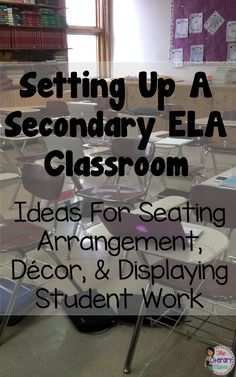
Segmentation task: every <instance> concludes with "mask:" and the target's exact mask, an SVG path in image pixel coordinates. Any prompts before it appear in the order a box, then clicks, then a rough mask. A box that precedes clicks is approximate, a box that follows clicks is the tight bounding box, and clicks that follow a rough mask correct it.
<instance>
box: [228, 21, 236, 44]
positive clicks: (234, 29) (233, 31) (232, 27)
mask: <svg viewBox="0 0 236 377" xmlns="http://www.w3.org/2000/svg"><path fill="white" fill-rule="evenodd" d="M226 42H236V21H229V22H227V30H226Z"/></svg>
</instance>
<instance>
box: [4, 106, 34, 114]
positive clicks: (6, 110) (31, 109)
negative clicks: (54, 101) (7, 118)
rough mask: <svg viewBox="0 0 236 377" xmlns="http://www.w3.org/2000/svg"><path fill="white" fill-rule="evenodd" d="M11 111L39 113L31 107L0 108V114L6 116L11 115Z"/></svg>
mask: <svg viewBox="0 0 236 377" xmlns="http://www.w3.org/2000/svg"><path fill="white" fill-rule="evenodd" d="M13 111H21V112H22V113H36V112H38V111H40V109H39V108H36V107H31V106H25V107H1V108H0V114H3V115H7V114H9V113H12V112H13Z"/></svg>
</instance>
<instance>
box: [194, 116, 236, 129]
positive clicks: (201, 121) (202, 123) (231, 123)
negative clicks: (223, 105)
mask: <svg viewBox="0 0 236 377" xmlns="http://www.w3.org/2000/svg"><path fill="white" fill-rule="evenodd" d="M208 121H209V118H199V119H196V124H198V125H200V126H206V125H207V124H208ZM223 122H224V126H225V127H236V120H224V119H223Z"/></svg>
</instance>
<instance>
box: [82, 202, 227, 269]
mask: <svg viewBox="0 0 236 377" xmlns="http://www.w3.org/2000/svg"><path fill="white" fill-rule="evenodd" d="M166 199H169V198H166ZM153 204H154V203H153ZM156 206H160V207H162V205H161V203H160V201H157V202H155V205H154V206H153V211H154V210H155V207H156ZM144 208H145V207H144ZM148 210H149V211H150V207H148ZM132 213H133V212H132ZM135 213H141V212H138V211H137V210H136V211H135ZM157 224H158V222H157ZM182 224H183V226H187V227H190V228H191V226H192V227H193V228H194V229H200V230H202V234H201V235H200V237H199V239H198V240H197V241H196V242H195V243H194V248H193V250H192V251H187V250H185V251H183V250H176V251H174V252H173V251H168V252H164V251H154V250H148V251H145V250H139V252H144V253H145V255H146V256H147V255H149V257H151V258H152V259H153V258H157V257H158V258H159V257H161V258H171V259H175V260H178V261H179V262H187V263H196V264H198V263H199V261H201V263H209V262H212V261H214V260H215V259H216V258H217V257H220V256H221V255H223V253H224V252H226V250H227V249H228V247H229V240H228V238H227V237H226V236H225V235H224V234H223V233H221V232H219V231H218V230H215V229H212V228H209V227H206V226H203V225H199V224H191V223H184V222H183V223H182ZM87 233H88V234H89V235H91V236H100V235H101V236H104V237H106V238H108V239H109V238H110V237H111V236H112V235H111V234H110V233H109V232H108V230H107V229H106V227H105V226H104V225H103V224H99V225H95V226H94V227H92V228H89V229H88V230H87ZM199 247H201V248H202V250H203V251H202V253H201V254H199Z"/></svg>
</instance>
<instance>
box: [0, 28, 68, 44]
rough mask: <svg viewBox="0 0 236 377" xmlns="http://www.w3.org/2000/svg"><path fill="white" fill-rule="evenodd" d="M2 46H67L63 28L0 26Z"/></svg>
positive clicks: (0, 42)
mask: <svg viewBox="0 0 236 377" xmlns="http://www.w3.org/2000/svg"><path fill="white" fill-rule="evenodd" d="M0 46H1V47H2V48H8V47H9V48H16V49H17V48H52V49H53V48H61V49H64V48H66V47H67V40H66V32H65V31H64V30H53V31H52V30H42V29H38V30H37V29H34V28H32V29H31V28H27V29H10V28H0Z"/></svg>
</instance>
